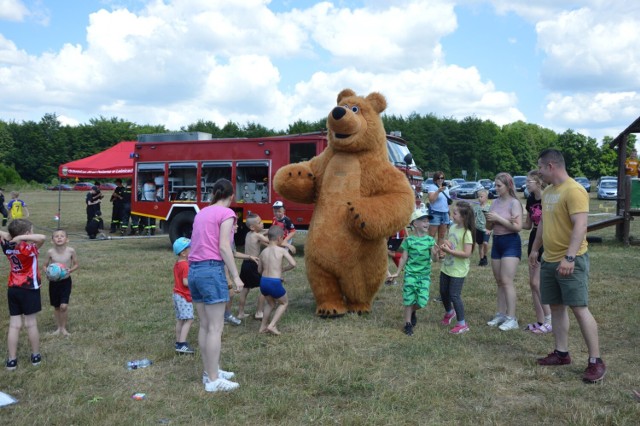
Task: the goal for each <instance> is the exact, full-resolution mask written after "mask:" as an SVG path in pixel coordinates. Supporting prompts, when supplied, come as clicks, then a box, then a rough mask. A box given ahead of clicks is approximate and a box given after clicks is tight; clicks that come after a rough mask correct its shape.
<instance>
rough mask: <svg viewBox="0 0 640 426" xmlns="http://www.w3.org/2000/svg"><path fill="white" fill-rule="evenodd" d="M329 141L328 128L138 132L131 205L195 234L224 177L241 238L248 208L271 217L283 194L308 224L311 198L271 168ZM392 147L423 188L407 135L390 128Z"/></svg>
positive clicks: (174, 233)
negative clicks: (228, 134)
mask: <svg viewBox="0 0 640 426" xmlns="http://www.w3.org/2000/svg"><path fill="white" fill-rule="evenodd" d="M326 146H327V136H326V133H324V132H314V133H308V134H299V135H286V136H273V137H264V138H233V139H212V138H211V135H210V134H208V133H201V132H188V133H177V134H152V135H139V136H138V143H136V145H135V151H134V152H133V153H132V154H131V156H132V157H133V159H134V177H133V182H132V187H131V188H132V200H131V213H132V214H135V215H138V216H141V217H147V218H152V219H157V220H159V221H160V226H161V228H162V229H163V230H164V232H165V233H168V234H169V237H170V239H171V242H173V241H175V240H176V239H177V238H179V237H183V236H184V237H190V236H191V229H192V225H193V219H194V217H195V215H196V213H197V212H198V211H200V209H202V208H204V207H206V206H208V205H209V204H210V202H211V198H212V187H213V184H214V182H215V181H216V180H218V179H220V178H225V179H228V180H230V181H231V182H232V183H233V184H234V186H235V191H234V199H233V202H232V204H231V206H230V208H231V209H233V210H234V211H235V212H236V214H237V216H238V225H239V229H238V234H237V235H236V242H237V243H238V244H243V243H244V235H245V233H246V231H247V229H246V226H245V225H244V222H245V219H246V216H247V215H248V214H249V212H253V213H257V214H258V215H260V217H261V218H262V220H263V221H264V222H265V223H266V224H270V223H271V222H272V219H273V210H272V205H273V203H274V202H275V201H277V200H281V201H284V202H285V207H286V212H287V216H289V217H290V218H291V220H292V221H293V223H294V225H295V226H296V228H298V229H307V228H308V226H309V223H310V221H311V214H312V212H313V205H309V204H299V203H294V202H290V201H287V200H283V198H282V197H280V196H279V195H278V194H277V193H276V192H275V191H274V189H273V176H274V174H275V173H276V171H277V170H278V169H279V168H280V167H282V166H284V165H287V164H290V163H297V162H301V161H306V160H310V159H311V158H312V157H314V156H316V155H318V154H320V153H321V152H322V151H323V150H324V149H325V148H326ZM387 147H388V151H389V160H390V161H391V162H392V163H394V164H395V165H396V167H398V168H399V169H400V170H402V171H403V172H404V173H405V174H406V176H407V179H408V181H407V184H410V185H412V186H413V187H414V188H417V190H416V193H417V192H418V191H419V190H420V188H421V183H422V173H421V171H420V170H419V169H418V168H417V167H416V166H415V164H414V162H413V160H412V157H411V154H410V153H409V149H408V148H407V145H406V143H405V142H404V140H402V139H401V138H399V137H397V136H391V135H390V136H388V137H387ZM417 202H418V203H419V202H420V200H419V199H418V200H417Z"/></svg>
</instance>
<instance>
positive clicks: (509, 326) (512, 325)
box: [498, 317, 520, 331]
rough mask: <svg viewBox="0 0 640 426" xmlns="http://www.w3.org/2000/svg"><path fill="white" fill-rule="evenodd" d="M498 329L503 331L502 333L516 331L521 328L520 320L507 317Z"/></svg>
mask: <svg viewBox="0 0 640 426" xmlns="http://www.w3.org/2000/svg"><path fill="white" fill-rule="evenodd" d="M498 328H499V329H500V330H502V331H509V330H516V329H518V328H520V326H519V325H518V320H517V319H515V318H510V317H506V320H505V322H503V323H502V324H500V327H498Z"/></svg>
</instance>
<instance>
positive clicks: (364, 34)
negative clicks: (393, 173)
mask: <svg viewBox="0 0 640 426" xmlns="http://www.w3.org/2000/svg"><path fill="white" fill-rule="evenodd" d="M0 1H2V0H0ZM269 4H270V1H268V0H244V1H232V2H211V1H208V0H191V1H153V2H149V3H148V5H147V6H146V7H145V8H143V9H141V10H140V11H138V12H132V11H130V10H127V9H124V8H120V9H114V10H111V11H108V10H105V9H103V10H100V11H96V12H95V13H92V14H91V15H90V16H89V25H88V27H87V35H86V45H85V46H82V45H80V44H65V45H64V46H62V47H61V48H60V49H59V50H58V51H56V52H50V53H46V54H42V55H37V56H36V55H29V54H27V53H26V52H24V51H21V50H18V49H17V48H16V46H15V44H14V43H13V42H12V41H9V40H6V39H4V38H2V36H1V35H0V98H2V99H20V101H19V103H13V104H12V105H11V106H7V105H0V108H4V110H3V111H1V110H0V114H1V115H0V117H3V118H4V117H7V118H9V119H36V120H37V119H39V117H41V116H42V115H43V114H44V113H48V112H55V113H57V114H58V116H59V117H62V118H63V119H64V120H65V121H64V122H65V123H77V122H87V121H88V119H89V118H92V117H96V116H100V115H102V116H117V117H120V118H123V119H127V120H131V121H134V122H137V123H140V124H163V125H165V126H166V127H168V128H170V129H178V128H180V127H181V126H183V125H186V124H190V123H193V122H195V121H197V120H198V119H204V120H211V121H214V122H216V123H218V124H219V125H224V124H225V123H226V122H227V121H229V120H231V121H235V122H238V123H245V122H248V121H252V122H257V123H260V124H263V125H265V126H266V127H271V128H275V129H284V128H286V127H287V126H288V125H289V124H291V123H293V122H295V121H296V120H299V119H302V120H317V119H319V118H322V117H325V116H326V115H327V114H328V113H329V111H330V109H331V108H332V107H333V105H335V101H336V96H337V94H338V92H339V91H340V90H342V89H343V88H345V87H351V88H353V89H354V90H356V91H357V92H359V93H361V94H364V95H366V94H368V93H369V92H371V91H380V92H381V93H383V94H384V95H386V96H387V98H388V100H389V107H388V110H387V113H389V114H396V115H408V114H411V113H413V112H418V113H421V114H428V113H435V114H437V115H441V116H454V117H457V118H463V117H465V116H469V115H474V116H477V117H480V118H483V119H491V120H493V121H495V122H496V123H498V124H504V123H508V122H511V121H515V120H523V119H524V118H525V117H524V114H523V113H522V112H521V111H520V110H519V109H518V107H517V104H518V99H517V97H516V95H515V94H513V93H507V92H504V91H501V90H500V89H499V88H496V86H495V85H494V84H493V83H492V82H490V81H486V78H485V79H483V77H482V76H481V75H480V73H479V71H478V70H477V69H476V68H474V67H466V68H464V67H459V66H456V65H447V64H446V63H445V62H444V54H443V52H442V46H441V44H440V39H441V38H442V37H444V36H446V35H448V34H450V33H452V32H453V31H455V29H456V26H457V21H456V16H455V13H454V9H453V6H454V5H453V3H452V2H450V1H447V0H437V1H426V0H422V1H418V0H405V1H398V2H392V3H387V2H371V1H367V2H365V3H364V6H362V7H359V8H347V7H342V6H340V5H341V4H342V3H341V2H340V3H329V2H323V3H317V4H315V5H313V6H312V7H310V8H308V9H293V10H291V11H289V12H285V13H275V12H273V11H272V10H270V9H269V8H268V6H269ZM282 63H286V65H282ZM285 66H296V67H297V66H301V68H300V69H301V70H303V71H299V72H298V74H297V80H295V81H293V82H289V83H286V84H284V83H283V81H282V76H283V73H285V72H286V71H289V70H287V69H284V68H283V67H285ZM283 86H284V87H285V88H286V90H285V89H283ZM8 108H10V109H8ZM34 115H36V116H37V117H38V118H34Z"/></svg>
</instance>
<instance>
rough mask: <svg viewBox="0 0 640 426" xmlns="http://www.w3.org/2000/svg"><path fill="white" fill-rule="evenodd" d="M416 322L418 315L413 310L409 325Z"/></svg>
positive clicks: (413, 325) (414, 324)
mask: <svg viewBox="0 0 640 426" xmlns="http://www.w3.org/2000/svg"><path fill="white" fill-rule="evenodd" d="M417 323H418V317H417V316H416V311H413V312H412V313H411V326H412V327H415V326H416V324H417Z"/></svg>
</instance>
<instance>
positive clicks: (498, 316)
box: [487, 312, 507, 327]
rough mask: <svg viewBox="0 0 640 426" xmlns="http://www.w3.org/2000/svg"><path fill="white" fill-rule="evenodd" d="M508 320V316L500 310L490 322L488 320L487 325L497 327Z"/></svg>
mask: <svg viewBox="0 0 640 426" xmlns="http://www.w3.org/2000/svg"><path fill="white" fill-rule="evenodd" d="M506 320H507V316H506V315H505V314H501V313H500V312H498V313H497V314H496V316H495V317H493V318H492V319H491V320H490V321H489V322H487V325H488V326H489V327H497V326H499V325H500V324H502V323H503V322H505V321H506Z"/></svg>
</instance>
